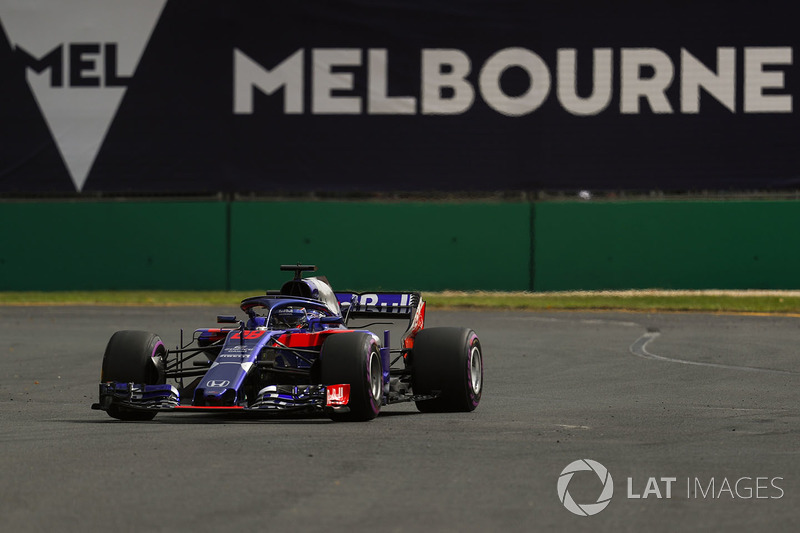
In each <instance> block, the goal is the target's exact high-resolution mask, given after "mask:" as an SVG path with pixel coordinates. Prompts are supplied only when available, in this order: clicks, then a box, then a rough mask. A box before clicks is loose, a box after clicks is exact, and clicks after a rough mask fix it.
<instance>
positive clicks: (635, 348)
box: [630, 331, 800, 375]
mask: <svg viewBox="0 0 800 533" xmlns="http://www.w3.org/2000/svg"><path fill="white" fill-rule="evenodd" d="M660 335H661V333H659V332H657V331H648V332H647V333H645V334H644V335H642V336H641V337H639V338H638V339H636V341H634V343H633V344H631V347H630V351H631V353H632V354H633V355H637V356H639V357H643V358H645V359H655V360H656V361H666V362H668V363H680V364H682V365H693V366H706V367H711V368H724V369H726V370H742V371H745V372H763V373H766V374H784V375H786V374H788V375H798V374H800V372H793V371H791V370H775V369H772V368H758V367H753V366H737V365H723V364H721V363H703V362H700V361H687V360H685V359H674V358H672V357H664V356H663V355H656V354H654V353H650V352H648V351H647V345H648V344H650V342H651V341H652V340H654V339H656V338H658V337H659V336H660Z"/></svg>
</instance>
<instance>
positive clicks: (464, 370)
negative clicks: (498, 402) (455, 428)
mask: <svg viewBox="0 0 800 533" xmlns="http://www.w3.org/2000/svg"><path fill="white" fill-rule="evenodd" d="M412 365H413V376H412V389H413V391H414V394H426V395H427V394H436V393H437V392H438V393H439V396H438V397H437V398H434V399H431V400H421V401H417V402H416V404H417V409H419V410H420V411H422V412H424V413H430V412H469V411H473V410H475V408H476V407H478V404H479V403H480V401H481V395H482V394H483V352H482V351H481V342H480V340H478V336H477V335H476V334H475V332H474V331H472V330H471V329H468V328H429V329H423V330H422V331H420V332H419V333H417V335H416V337H415V338H414V348H413V350H412Z"/></svg>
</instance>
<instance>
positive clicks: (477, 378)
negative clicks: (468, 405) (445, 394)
mask: <svg viewBox="0 0 800 533" xmlns="http://www.w3.org/2000/svg"><path fill="white" fill-rule="evenodd" d="M469 379H470V383H471V385H472V390H473V391H474V392H475V394H477V393H479V392H480V391H481V386H482V385H483V361H482V360H481V350H480V348H478V347H477V346H473V347H472V349H471V350H470V351H469Z"/></svg>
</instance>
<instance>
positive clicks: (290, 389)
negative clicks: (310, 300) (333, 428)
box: [92, 383, 350, 412]
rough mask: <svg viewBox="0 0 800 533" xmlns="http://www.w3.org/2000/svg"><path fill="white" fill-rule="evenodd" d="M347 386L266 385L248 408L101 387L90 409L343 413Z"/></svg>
mask: <svg viewBox="0 0 800 533" xmlns="http://www.w3.org/2000/svg"><path fill="white" fill-rule="evenodd" d="M349 397H350V385H346V384H342V385H328V386H325V385H269V386H267V387H264V388H263V389H261V391H260V392H259V393H258V397H257V398H256V400H255V401H254V402H253V403H252V404H251V405H249V406H243V405H227V406H218V405H203V406H194V405H191V404H181V397H180V393H179V391H178V389H177V388H175V387H174V386H172V385H142V384H136V383H101V384H100V401H99V403H96V404H93V405H92V409H97V410H101V411H108V409H109V408H110V407H111V406H112V405H114V406H117V407H121V408H125V409H131V410H136V411H159V412H162V411H195V412H197V411H206V412H219V411H220V410H230V411H262V412H264V411H324V410H327V409H335V410H337V411H346V410H347V409H348V408H347V403H348V401H349Z"/></svg>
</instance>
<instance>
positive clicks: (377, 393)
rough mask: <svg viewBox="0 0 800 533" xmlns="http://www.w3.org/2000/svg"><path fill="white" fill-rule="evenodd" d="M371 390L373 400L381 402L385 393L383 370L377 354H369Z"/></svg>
mask: <svg viewBox="0 0 800 533" xmlns="http://www.w3.org/2000/svg"><path fill="white" fill-rule="evenodd" d="M369 388H370V393H371V394H372V398H373V399H374V400H375V401H380V399H381V393H382V392H383V369H382V368H381V362H380V359H378V356H377V354H376V353H375V352H370V354H369Z"/></svg>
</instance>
